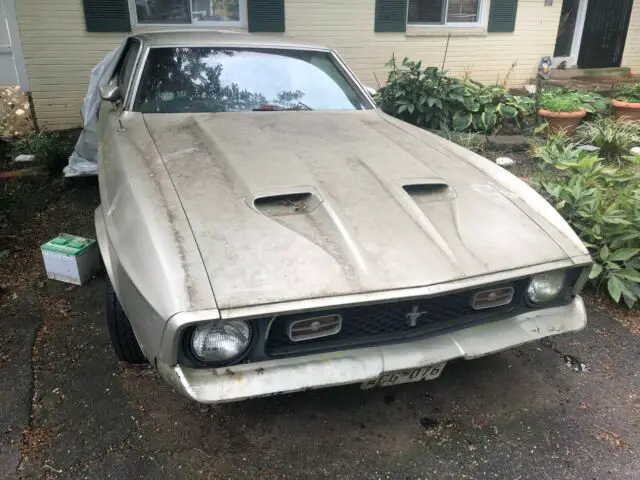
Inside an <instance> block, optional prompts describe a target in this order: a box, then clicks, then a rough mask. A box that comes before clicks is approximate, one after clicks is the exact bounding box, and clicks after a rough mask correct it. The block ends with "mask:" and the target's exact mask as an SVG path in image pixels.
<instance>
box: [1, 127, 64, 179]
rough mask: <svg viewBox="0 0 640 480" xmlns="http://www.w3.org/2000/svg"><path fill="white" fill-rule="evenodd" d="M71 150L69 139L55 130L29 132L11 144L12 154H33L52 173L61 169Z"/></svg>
mask: <svg viewBox="0 0 640 480" xmlns="http://www.w3.org/2000/svg"><path fill="white" fill-rule="evenodd" d="M71 151H72V146H71V145H70V143H69V141H68V140H66V139H64V138H63V137H61V136H60V135H59V134H57V133H55V132H41V133H29V134H27V135H25V136H24V137H22V138H21V139H20V140H18V141H17V142H15V144H14V145H13V154H14V155H22V154H25V155H35V157H36V161H37V162H38V163H40V164H42V165H45V166H46V167H47V168H48V169H49V171H51V172H52V173H60V172H61V171H62V169H63V168H64V167H65V166H66V165H67V159H68V158H69V155H70V154H71Z"/></svg>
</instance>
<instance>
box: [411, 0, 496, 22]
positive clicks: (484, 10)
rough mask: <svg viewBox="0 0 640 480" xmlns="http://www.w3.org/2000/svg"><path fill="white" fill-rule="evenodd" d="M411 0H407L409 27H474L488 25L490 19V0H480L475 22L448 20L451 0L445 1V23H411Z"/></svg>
mask: <svg viewBox="0 0 640 480" xmlns="http://www.w3.org/2000/svg"><path fill="white" fill-rule="evenodd" d="M409 1H410V0H407V17H406V18H407V20H406V22H407V27H411V28H414V27H418V28H474V27H486V26H487V23H488V19H489V0H479V1H478V20H477V21H475V22H447V14H448V13H449V0H444V1H445V9H444V19H445V23H411V22H409Z"/></svg>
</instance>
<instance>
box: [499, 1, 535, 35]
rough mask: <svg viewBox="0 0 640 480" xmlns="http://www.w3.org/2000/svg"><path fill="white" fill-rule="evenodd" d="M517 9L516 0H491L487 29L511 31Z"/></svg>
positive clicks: (514, 25)
mask: <svg viewBox="0 0 640 480" xmlns="http://www.w3.org/2000/svg"><path fill="white" fill-rule="evenodd" d="M541 3H542V2H541ZM517 11H518V0H491V9H490V10H489V28H488V31H489V32H513V31H514V30H515V28H516V12H517Z"/></svg>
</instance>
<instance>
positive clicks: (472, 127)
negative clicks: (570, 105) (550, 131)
mask: <svg viewBox="0 0 640 480" xmlns="http://www.w3.org/2000/svg"><path fill="white" fill-rule="evenodd" d="M386 66H387V67H390V68H391V71H390V72H389V77H388V79H387V83H386V85H384V86H383V87H382V88H380V89H379V90H378V93H377V95H376V100H377V101H378V103H379V105H380V107H381V108H382V110H384V111H385V112H386V113H388V114H389V115H393V116H394V117H397V118H400V119H401V120H404V121H406V122H409V123H412V124H414V125H418V126H420V127H423V128H429V129H436V130H454V131H458V132H464V131H471V132H483V133H489V132H492V131H493V130H495V128H496V127H498V126H500V125H502V124H503V123H504V122H506V121H509V120H510V121H515V122H519V121H520V120H521V118H523V117H524V116H526V115H531V114H532V113H533V112H534V101H533V100H532V99H531V98H528V97H519V96H515V95H511V94H510V93H509V92H508V91H507V90H505V89H504V88H503V87H500V86H497V85H495V86H488V87H485V86H483V85H481V84H479V83H476V82H472V81H465V80H461V79H458V78H454V77H449V76H447V75H446V72H443V71H440V70H439V69H438V68H436V67H425V68H423V67H422V62H413V61H411V60H409V59H408V58H405V59H404V60H403V61H402V62H401V64H400V65H398V64H397V62H396V59H395V57H392V58H391V60H390V61H389V62H388V63H387V65H386Z"/></svg>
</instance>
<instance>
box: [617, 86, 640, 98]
mask: <svg viewBox="0 0 640 480" xmlns="http://www.w3.org/2000/svg"><path fill="white" fill-rule="evenodd" d="M615 98H616V100H620V101H621V102H631V103H640V83H629V84H626V85H623V86H622V87H620V88H619V89H618V90H617V91H616V93H615Z"/></svg>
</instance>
